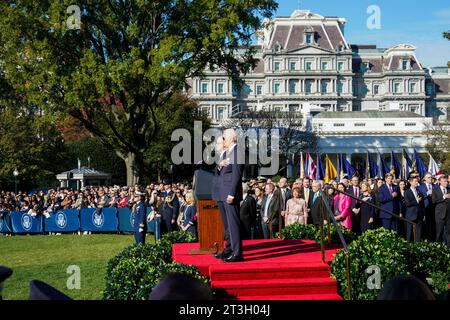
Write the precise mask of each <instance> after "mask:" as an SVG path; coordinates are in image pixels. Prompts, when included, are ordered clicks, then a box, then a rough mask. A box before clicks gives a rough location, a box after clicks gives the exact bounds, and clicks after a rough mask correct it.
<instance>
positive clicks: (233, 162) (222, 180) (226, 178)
mask: <svg viewBox="0 0 450 320" xmlns="http://www.w3.org/2000/svg"><path fill="white" fill-rule="evenodd" d="M238 153H239V152H238V149H237V145H235V146H234V147H233V148H232V149H231V150H230V151H226V152H224V154H223V159H226V158H229V159H230V164H229V165H228V166H226V167H223V168H222V169H220V170H218V180H217V182H218V183H219V187H218V191H219V201H224V202H225V201H227V198H228V196H232V197H234V199H233V203H234V204H236V205H237V204H239V203H240V202H241V201H242V171H243V169H244V168H243V167H244V165H243V163H244V162H243V161H242V155H240V154H239V155H238ZM241 163H242V164H241Z"/></svg>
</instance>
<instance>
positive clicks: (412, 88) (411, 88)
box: [409, 82, 417, 93]
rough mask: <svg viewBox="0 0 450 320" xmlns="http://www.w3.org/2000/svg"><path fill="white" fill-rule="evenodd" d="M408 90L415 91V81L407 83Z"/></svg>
mask: <svg viewBox="0 0 450 320" xmlns="http://www.w3.org/2000/svg"><path fill="white" fill-rule="evenodd" d="M409 92H411V93H414V92H417V83H415V82H411V83H410V84H409Z"/></svg>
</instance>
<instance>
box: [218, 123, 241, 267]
mask: <svg viewBox="0 0 450 320" xmlns="http://www.w3.org/2000/svg"><path fill="white" fill-rule="evenodd" d="M223 138H224V139H223V146H224V148H225V152H224V153H223V156H222V158H223V159H222V160H225V161H226V163H225V166H224V167H222V168H219V169H218V179H217V181H218V183H219V202H218V203H219V210H221V211H222V212H224V213H225V217H226V221H224V224H227V226H228V232H229V236H230V242H231V254H230V255H229V256H228V257H226V258H225V259H224V261H225V262H237V261H242V260H243V256H242V239H241V236H240V221H239V204H240V202H241V201H242V171H243V163H244V162H243V161H242V156H243V155H241V154H238V153H240V152H239V150H238V147H237V145H236V142H237V135H236V131H235V130H234V129H227V130H225V131H224V133H223Z"/></svg>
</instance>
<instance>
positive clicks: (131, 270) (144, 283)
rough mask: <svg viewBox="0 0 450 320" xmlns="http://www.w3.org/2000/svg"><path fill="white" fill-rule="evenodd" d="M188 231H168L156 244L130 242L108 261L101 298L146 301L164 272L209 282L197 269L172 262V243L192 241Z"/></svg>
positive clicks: (193, 238)
mask: <svg viewBox="0 0 450 320" xmlns="http://www.w3.org/2000/svg"><path fill="white" fill-rule="evenodd" d="M193 241H195V237H194V236H193V235H192V234H191V233H189V232H171V233H168V234H166V235H164V236H163V237H162V239H161V241H158V242H157V243H156V244H145V245H142V244H132V245H130V246H129V247H127V248H125V249H124V250H122V251H121V252H120V253H119V254H118V255H117V256H115V257H114V258H113V259H111V260H110V261H109V262H108V265H107V268H106V276H105V281H106V285H105V290H104V292H103V299H107V300H146V299H147V298H148V296H149V294H150V292H151V291H152V289H153V288H154V287H155V286H156V285H157V284H158V282H159V281H160V280H161V279H163V278H164V277H165V276H166V275H167V274H168V273H172V272H178V273H184V274H189V275H191V276H193V277H195V278H197V279H199V280H201V281H202V282H204V283H206V284H209V279H208V278H207V277H204V276H202V275H200V273H199V272H198V270H197V268H195V267H193V266H188V265H183V264H178V263H174V262H172V258H171V257H172V244H173V243H179V242H193Z"/></svg>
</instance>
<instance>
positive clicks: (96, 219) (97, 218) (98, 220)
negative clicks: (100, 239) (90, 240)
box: [92, 210, 105, 228]
mask: <svg viewBox="0 0 450 320" xmlns="http://www.w3.org/2000/svg"><path fill="white" fill-rule="evenodd" d="M92 223H93V224H94V226H95V227H97V228H101V227H103V224H104V223H105V217H104V215H103V212H102V211H97V210H96V211H94V213H93V214H92Z"/></svg>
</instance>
